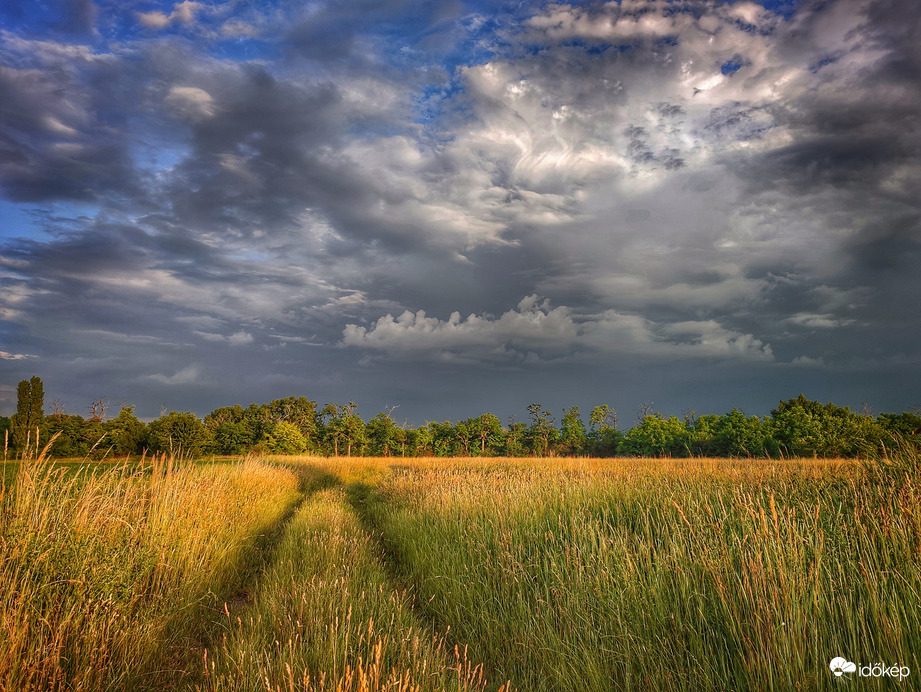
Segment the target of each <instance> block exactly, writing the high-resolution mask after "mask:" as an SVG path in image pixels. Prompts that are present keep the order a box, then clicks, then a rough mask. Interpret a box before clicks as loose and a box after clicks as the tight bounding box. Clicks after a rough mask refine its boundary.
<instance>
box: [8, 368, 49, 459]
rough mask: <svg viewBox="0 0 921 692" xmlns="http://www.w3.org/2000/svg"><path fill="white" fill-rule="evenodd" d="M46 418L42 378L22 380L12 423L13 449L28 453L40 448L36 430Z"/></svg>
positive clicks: (17, 390)
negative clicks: (34, 447) (32, 449)
mask: <svg viewBox="0 0 921 692" xmlns="http://www.w3.org/2000/svg"><path fill="white" fill-rule="evenodd" d="M44 417H45V385H44V384H43V383H42V380H41V378H40V377H35V376H33V377H32V378H31V379H29V380H22V381H21V382H20V383H19V386H18V387H17V389H16V413H15V414H13V416H12V419H11V421H10V432H11V438H12V439H11V442H12V445H13V448H14V449H16V450H19V451H27V450H26V446H27V445H28V446H29V447H31V446H32V445H35V446H36V447H37V446H38V440H37V439H36V438H37V435H38V433H37V432H36V429H37V428H38V427H39V426H40V425H41V423H42V419H43V418H44Z"/></svg>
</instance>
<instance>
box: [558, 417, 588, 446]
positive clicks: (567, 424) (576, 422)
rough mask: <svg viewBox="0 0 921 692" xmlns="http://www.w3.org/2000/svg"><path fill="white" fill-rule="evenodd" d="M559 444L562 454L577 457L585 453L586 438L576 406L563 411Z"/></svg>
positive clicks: (583, 425)
mask: <svg viewBox="0 0 921 692" xmlns="http://www.w3.org/2000/svg"><path fill="white" fill-rule="evenodd" d="M560 442H561V444H562V451H563V453H564V454H569V455H572V456H577V455H579V454H582V453H584V452H585V448H586V446H587V444H588V436H587V434H586V431H585V423H583V422H582V416H581V414H580V413H579V407H578V406H573V407H572V408H570V409H565V408H564V409H563V420H562V421H561V422H560Z"/></svg>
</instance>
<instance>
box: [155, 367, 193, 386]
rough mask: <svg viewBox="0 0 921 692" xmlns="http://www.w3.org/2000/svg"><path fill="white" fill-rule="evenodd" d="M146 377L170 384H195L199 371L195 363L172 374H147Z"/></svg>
mask: <svg viewBox="0 0 921 692" xmlns="http://www.w3.org/2000/svg"><path fill="white" fill-rule="evenodd" d="M147 379H149V380H151V381H152V382H157V383H160V384H166V385H170V386H177V385H188V384H195V383H197V382H199V381H200V380H201V371H200V369H199V367H198V366H197V365H190V366H188V367H185V368H182V369H181V370H178V371H177V372H175V373H174V374H172V375H163V374H156V375H149V376H148V378H147Z"/></svg>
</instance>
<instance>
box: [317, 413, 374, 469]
mask: <svg viewBox="0 0 921 692" xmlns="http://www.w3.org/2000/svg"><path fill="white" fill-rule="evenodd" d="M356 408H357V407H356V405H355V403H354V402H351V401H350V402H349V403H348V404H347V405H342V404H334V403H329V404H326V406H324V407H323V410H322V411H321V412H320V415H321V421H322V422H321V426H320V427H321V435H322V438H323V442H324V444H325V446H326V452H327V453H329V452H330V451H331V452H332V453H333V456H339V454H340V453H341V452H342V451H343V450H344V451H345V454H346V456H352V450H353V448H356V447H358V448H360V447H361V446H362V445H363V444H364V442H365V424H364V421H362V420H361V416H359V415H358V414H357V413H355V409H356Z"/></svg>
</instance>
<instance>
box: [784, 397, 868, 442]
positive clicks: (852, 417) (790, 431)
mask: <svg viewBox="0 0 921 692" xmlns="http://www.w3.org/2000/svg"><path fill="white" fill-rule="evenodd" d="M872 423H873V419H871V418H870V417H869V416H861V415H859V414H857V413H854V412H853V411H851V410H850V409H849V408H847V407H842V406H835V405H834V404H831V403H829V404H822V403H820V402H818V401H811V400H809V399H807V398H806V397H805V395H803V394H800V395H799V396H798V397H797V398H795V399H789V400H787V401H781V402H780V403H779V404H778V405H777V408H776V409H774V410H772V411H771V424H770V425H771V434H772V436H773V438H774V439H775V440H776V441H777V443H778V445H779V448H780V451H781V452H783V453H784V454H786V455H789V456H820V457H840V456H857V455H861V454H872V453H875V452H876V451H877V446H878V441H877V440H876V439H874V438H881V437H882V431H881V430H879V429H876V430H874V429H873V426H872Z"/></svg>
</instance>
